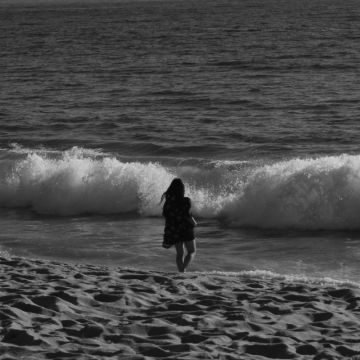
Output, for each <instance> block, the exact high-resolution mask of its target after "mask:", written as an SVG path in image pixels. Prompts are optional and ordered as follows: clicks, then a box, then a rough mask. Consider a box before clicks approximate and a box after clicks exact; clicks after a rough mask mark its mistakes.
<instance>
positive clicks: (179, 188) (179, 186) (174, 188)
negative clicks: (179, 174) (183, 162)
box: [160, 178, 185, 204]
mask: <svg viewBox="0 0 360 360" xmlns="http://www.w3.org/2000/svg"><path fill="white" fill-rule="evenodd" d="M184 196H185V186H184V183H183V182H182V180H181V179H179V178H175V179H174V180H173V181H172V182H171V184H170V186H169V187H168V188H167V190H166V191H165V192H164V193H163V194H162V196H161V201H160V204H161V203H162V202H163V201H164V199H165V200H167V199H168V198H169V197H174V198H176V199H182V198H183V197H184Z"/></svg>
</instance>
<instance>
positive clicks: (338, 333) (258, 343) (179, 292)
mask: <svg viewBox="0 0 360 360" xmlns="http://www.w3.org/2000/svg"><path fill="white" fill-rule="evenodd" d="M0 269H1V270H0V281H1V291H0V304H1V308H0V323H1V330H0V331H1V332H0V339H1V342H0V344H1V345H0V358H1V359H8V360H11V359H14V360H15V359H20V358H24V359H27V360H31V359H77V360H78V359H122V360H127V359H129V360H130V359H131V360H138V359H139V360H140V359H174V360H175V359H176V360H181V359H188V360H193V359H220V360H235V359H313V360H319V359H344V358H353V359H360V338H359V334H360V332H359V331H360V306H359V304H360V302H359V300H360V293H359V289H355V288H335V287H330V286H321V285H314V284H303V283H289V282H286V281H281V280H274V279H262V278H253V277H245V276H235V275H232V276H229V275H215V274H212V275H206V274H194V273H189V274H182V275H179V274H164V273H159V272H151V271H150V272H148V271H146V272H145V271H140V270H139V271H136V270H121V269H120V270H114V269H108V268H102V267H97V266H91V265H86V266H85V265H68V264H59V263H54V262H46V261H38V260H26V259H21V258H13V259H10V260H9V259H6V258H0Z"/></svg>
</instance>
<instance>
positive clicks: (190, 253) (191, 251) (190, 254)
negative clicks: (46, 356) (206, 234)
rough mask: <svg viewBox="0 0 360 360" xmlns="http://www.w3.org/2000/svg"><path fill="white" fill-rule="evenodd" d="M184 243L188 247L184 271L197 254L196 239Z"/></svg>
mask: <svg viewBox="0 0 360 360" xmlns="http://www.w3.org/2000/svg"><path fill="white" fill-rule="evenodd" d="M184 245H185V247H186V251H187V254H186V256H185V259H184V265H183V272H185V270H186V268H187V267H188V266H189V265H190V263H191V262H192V260H193V259H194V257H195V254H196V243H195V240H192V241H185V242H184Z"/></svg>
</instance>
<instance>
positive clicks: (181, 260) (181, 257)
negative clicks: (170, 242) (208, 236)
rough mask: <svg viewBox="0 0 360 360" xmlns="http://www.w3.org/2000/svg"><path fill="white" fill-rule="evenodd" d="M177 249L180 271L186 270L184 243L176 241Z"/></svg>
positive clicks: (177, 263) (177, 261)
mask: <svg viewBox="0 0 360 360" xmlns="http://www.w3.org/2000/svg"><path fill="white" fill-rule="evenodd" d="M175 249H176V265H177V268H178V270H179V272H184V243H182V242H178V243H175Z"/></svg>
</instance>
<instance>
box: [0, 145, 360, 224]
mask: <svg viewBox="0 0 360 360" xmlns="http://www.w3.org/2000/svg"><path fill="white" fill-rule="evenodd" d="M212 163H213V162H211V161H209V162H208V165H207V166H202V167H199V166H178V165H177V166H176V165H174V166H169V165H166V166H165V165H162V164H160V163H156V162H151V161H147V162H139V161H135V162H131V161H122V160H120V159H119V158H117V157H115V156H111V155H109V154H103V153H100V152H95V153H91V152H89V151H85V150H84V149H79V148H73V149H70V150H68V151H64V152H58V153H57V154H53V153H48V152H44V151H31V150H28V151H26V152H24V151H23V150H22V151H21V152H20V153H18V154H17V156H16V157H14V156H10V155H9V156H7V157H4V156H2V157H1V161H0V174H1V175H0V206H1V207H15V208H16V207H28V208H31V209H32V210H33V211H35V212H38V213H41V214H52V215H78V214H121V213H129V212H132V213H138V214H140V215H141V216H160V215H161V205H160V204H159V200H160V198H161V195H162V193H163V192H164V191H165V190H166V188H167V187H168V185H169V184H170V182H171V180H172V179H173V178H174V177H177V176H180V177H181V178H182V179H183V180H184V182H185V185H186V189H187V195H188V196H190V197H191V199H192V204H193V212H194V214H195V215H196V216H198V217H199V218H216V219H219V220H222V221H224V223H226V224H228V225H229V226H240V227H256V228H297V229H359V228H360V221H359V218H358V214H359V213H360V156H358V155H352V156H351V155H341V156H331V157H318V158H312V159H290V160H286V161H280V162H273V163H268V164H265V165H264V164H262V165H260V164H255V165H254V163H251V162H239V164H238V166H235V165H234V163H231V164H227V163H226V162H224V164H223V166H219V162H216V165H214V164H212Z"/></svg>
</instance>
